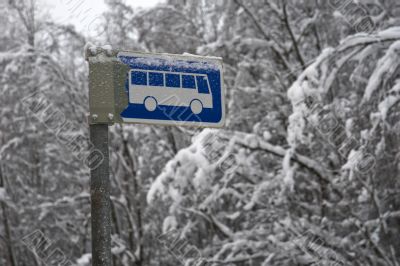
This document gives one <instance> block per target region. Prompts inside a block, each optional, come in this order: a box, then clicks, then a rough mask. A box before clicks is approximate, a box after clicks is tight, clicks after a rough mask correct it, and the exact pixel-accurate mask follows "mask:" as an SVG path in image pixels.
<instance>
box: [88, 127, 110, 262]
mask: <svg viewBox="0 0 400 266" xmlns="http://www.w3.org/2000/svg"><path fill="white" fill-rule="evenodd" d="M89 130H90V141H91V143H92V144H93V146H94V148H95V149H98V150H99V151H100V152H101V153H102V154H103V161H102V162H101V164H100V165H98V166H97V167H96V168H94V169H91V170H90V199H91V222H92V265H93V266H110V265H111V215H110V214H111V202H110V179H109V165H108V164H109V156H108V124H92V125H90V126H89Z"/></svg>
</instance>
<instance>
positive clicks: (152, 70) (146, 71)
mask: <svg viewBox="0 0 400 266" xmlns="http://www.w3.org/2000/svg"><path fill="white" fill-rule="evenodd" d="M118 59H119V60H120V62H122V63H123V64H125V65H127V66H128V67H129V72H128V73H127V76H128V77H130V78H131V82H126V83H125V87H124V88H121V90H122V91H124V92H125V93H126V94H127V98H128V99H129V103H128V105H127V106H126V108H125V110H124V111H122V113H121V114H120V116H121V119H122V120H123V121H124V122H127V123H148V124H165V125H189V126H202V127H222V126H223V124H224V120H225V103H224V101H225V99H224V90H223V73H222V60H221V59H220V58H215V57H198V56H186V55H185V56H183V55H166V54H145V53H129V52H120V53H119V54H118ZM137 85H142V86H137ZM143 85H148V86H143Z"/></svg>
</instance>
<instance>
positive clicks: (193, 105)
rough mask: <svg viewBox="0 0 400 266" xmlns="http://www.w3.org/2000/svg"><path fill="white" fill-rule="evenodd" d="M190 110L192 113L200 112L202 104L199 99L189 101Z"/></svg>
mask: <svg viewBox="0 0 400 266" xmlns="http://www.w3.org/2000/svg"><path fill="white" fill-rule="evenodd" d="M190 110H192V113H193V114H195V115H197V114H200V113H201V111H202V110H203V104H202V103H201V102H200V101H199V100H197V99H194V100H193V101H191V102H190Z"/></svg>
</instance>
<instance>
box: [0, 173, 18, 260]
mask: <svg viewBox="0 0 400 266" xmlns="http://www.w3.org/2000/svg"><path fill="white" fill-rule="evenodd" d="M0 188H4V189H5V182H4V178H3V169H2V167H1V165H0ZM1 211H2V213H3V225H4V230H5V238H6V241H7V252H8V260H9V262H10V265H11V266H17V262H16V260H15V255H14V248H13V241H12V236H11V227H10V223H9V220H8V212H7V205H6V203H5V202H3V201H2V202H1Z"/></svg>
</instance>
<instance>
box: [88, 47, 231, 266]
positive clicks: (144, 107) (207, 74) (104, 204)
mask: <svg viewBox="0 0 400 266" xmlns="http://www.w3.org/2000/svg"><path fill="white" fill-rule="evenodd" d="M85 58H86V60H87V61H88V62H89V111H90V114H89V117H88V122H89V124H90V141H91V144H92V148H94V149H97V150H98V151H100V152H101V153H102V155H103V161H102V162H101V164H100V165H97V167H96V168H92V169H91V171H90V175H91V182H90V186H91V208H92V210H91V213H92V265H93V266H110V265H111V264H112V262H111V201H110V180H109V155H108V126H109V125H112V124H114V123H145V124H161V125H175V126H176V125H179V126H197V127H222V126H223V125H224V122H225V94H224V87H223V73H222V72H223V71H222V59H221V58H218V57H200V56H195V55H171V54H148V53H137V52H128V51H118V50H113V49H111V47H108V46H103V47H95V46H92V45H87V46H86V47H85Z"/></svg>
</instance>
